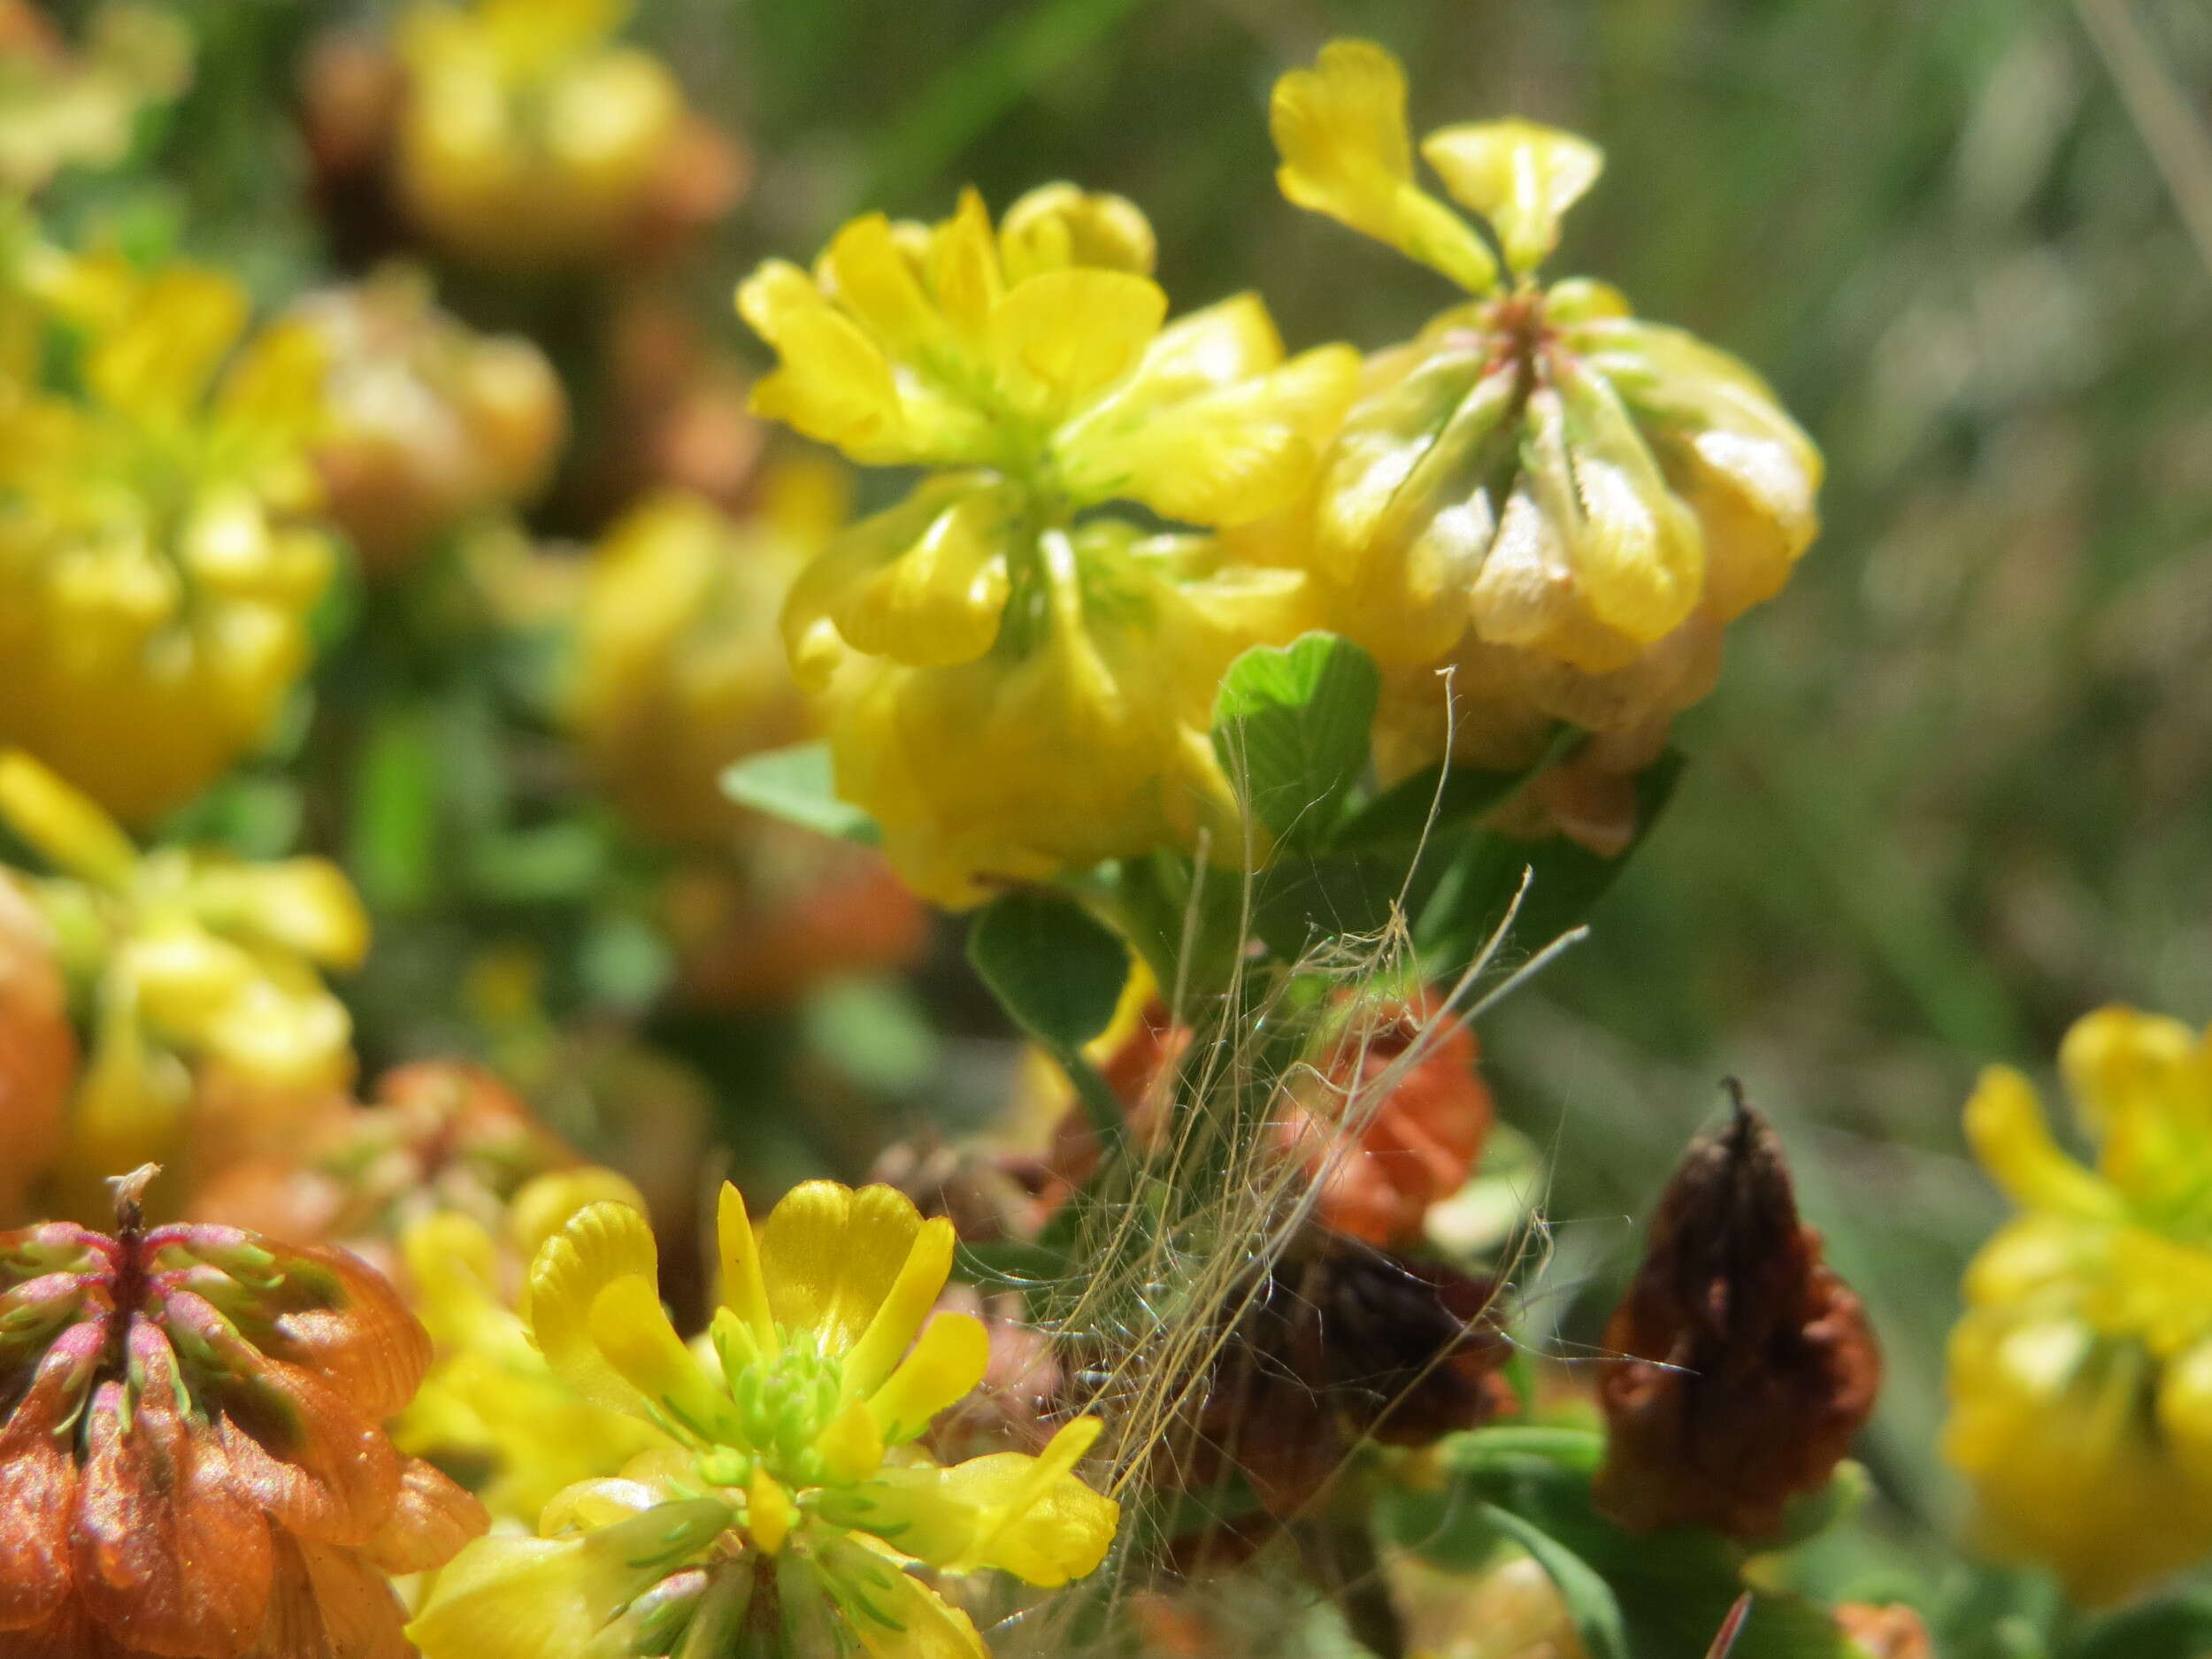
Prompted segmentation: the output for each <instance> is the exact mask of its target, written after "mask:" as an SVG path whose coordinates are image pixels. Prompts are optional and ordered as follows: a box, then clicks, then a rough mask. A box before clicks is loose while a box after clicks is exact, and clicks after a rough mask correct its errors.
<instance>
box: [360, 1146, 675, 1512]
mask: <svg viewBox="0 0 2212 1659" xmlns="http://www.w3.org/2000/svg"><path fill="white" fill-rule="evenodd" d="M600 1202H611V1203H620V1204H626V1205H628V1206H629V1207H630V1208H631V1209H633V1210H640V1211H642V1210H643V1209H644V1202H643V1201H642V1200H641V1198H640V1197H639V1196H638V1193H637V1189H636V1188H635V1187H632V1186H631V1185H630V1183H629V1182H628V1181H626V1180H625V1179H623V1178H622V1177H621V1176H619V1175H618V1174H616V1173H615V1172H614V1171H611V1170H603V1169H593V1168H587V1169H580V1170H560V1171H554V1172H552V1173H550V1174H546V1175H541V1176H539V1177H537V1178H536V1179H534V1180H531V1181H528V1182H526V1183H525V1184H524V1185H523V1187H521V1188H520V1189H519V1190H518V1191H517V1192H516V1194H515V1195H514V1197H513V1198H512V1200H511V1201H510V1202H509V1203H508V1205H507V1206H506V1210H505V1214H504V1215H503V1217H502V1218H501V1220H502V1225H501V1226H500V1228H499V1230H498V1231H497V1232H496V1233H495V1231H494V1230H493V1229H492V1228H491V1227H488V1226H487V1225H485V1224H484V1223H483V1222H482V1221H480V1220H478V1219H477V1218H476V1217H473V1216H470V1215H468V1214H465V1212H463V1211H460V1210H436V1211H434V1212H433V1213H432V1214H430V1215H427V1216H425V1217H421V1218H420V1219H419V1220H416V1221H413V1222H411V1223H410V1224H409V1225H407V1226H406V1227H405V1228H403V1230H402V1232H401V1233H400V1237H399V1247H400V1259H401V1263H402V1264H403V1267H404V1269H405V1275H404V1279H403V1285H404V1286H405V1288H406V1291H407V1294H408V1305H409V1306H410V1307H411V1309H412V1310H414V1314H415V1317H417V1318H419V1319H420V1320H421V1321H422V1323H423V1326H424V1328H425V1329H426V1330H427V1331H428V1332H429V1333H430V1340H431V1346H432V1352H433V1358H432V1360H431V1363H430V1369H429V1371H426V1373H425V1374H424V1376H423V1380H422V1386H421V1387H420V1388H419V1389H418V1390H417V1391H416V1394H415V1397H414V1399H413V1400H412V1401H411V1402H409V1403H408V1406H407V1409H405V1410H403V1412H401V1413H400V1415H399V1417H397V1418H396V1420H395V1421H394V1422H393V1425H392V1442H393V1444H394V1445H396V1446H397V1447H399V1448H401V1449H402V1450H403V1451H405V1452H408V1453H410V1454H411V1455H415V1456H419V1457H427V1458H429V1459H431V1460H432V1461H433V1462H434V1463H437V1464H438V1465H439V1467H441V1468H443V1469H447V1470H450V1471H457V1472H460V1473H463V1474H465V1475H466V1476H467V1477H469V1479H467V1481H466V1484H467V1485H468V1486H469V1487H470V1488H471V1490H472V1491H473V1492H474V1493H475V1494H476V1495H477V1496H478V1497H479V1498H480V1499H481V1500H482V1501H483V1504H484V1507H485V1508H486V1509H488V1510H489V1511H490V1512H491V1514H492V1516H493V1517H494V1518H495V1519H498V1520H506V1521H512V1522H515V1523H518V1524H519V1525H523V1526H525V1527H531V1526H535V1525H537V1519H538V1517H539V1515H540V1514H541V1513H542V1512H543V1510H544V1509H545V1506H546V1505H547V1504H548V1503H549V1502H552V1501H553V1499H554V1497H555V1496H556V1495H557V1494H559V1493H560V1492H562V1491H563V1490H564V1489H565V1488H566V1487H568V1486H573V1485H574V1484H575V1483H576V1482H578V1481H580V1480H590V1479H599V1478H602V1477H604V1476H609V1475H612V1474H614V1473H615V1472H616V1471H618V1470H620V1469H621V1467H622V1466H623V1465H624V1464H625V1463H627V1462H629V1460H630V1459H631V1458H633V1457H634V1456H636V1455H638V1454H639V1453H641V1452H643V1451H647V1450H649V1449H651V1448H655V1447H660V1446H666V1445H669V1444H671V1443H672V1442H671V1441H670V1440H669V1439H668V1437H667V1436H666V1435H665V1434H664V1433H662V1432H661V1431H660V1430H658V1429H657V1428H655V1427H654V1426H653V1425H651V1424H650V1423H648V1422H645V1421H644V1420H642V1419H641V1418H639V1417H634V1416H632V1415H631V1414H629V1413H628V1412H625V1411H618V1410H613V1409H610V1408H608V1407H606V1406H604V1405H601V1404H598V1403H595V1402H593V1401H591V1400H589V1399H587V1398H586V1397H585V1396H584V1395H583V1394H580V1393H578V1392H577V1390H576V1389H575V1388H574V1387H573V1386H571V1385H570V1384H569V1383H568V1382H566V1381H565V1380H564V1379H562V1378H560V1377H558V1376H557V1375H555V1374H554V1371H553V1370H552V1368H551V1367H550V1366H549V1365H548V1364H547V1363H546V1362H545V1356H543V1355H542V1354H541V1353H540V1352H539V1351H538V1349H537V1347H536V1345H535V1344H534V1343H533V1342H532V1341H531V1340H530V1332H529V1327H528V1326H527V1325H525V1324H524V1323H523V1319H522V1316H521V1314H520V1313H519V1311H518V1301H519V1291H520V1288H521V1286H520V1277H521V1273H522V1271H523V1270H524V1269H525V1268H526V1265H527V1263H529V1262H531V1261H532V1260H533V1259H534V1256H536V1254H537V1251H538V1249H539V1248H540V1247H541V1245H543V1243H544V1242H545V1240H547V1239H549V1238H550V1237H551V1236H553V1234H555V1233H557V1232H559V1231H560V1229H561V1228H562V1227H564V1226H565V1225H567V1223H568V1222H569V1220H570V1219H571V1218H572V1217H574V1216H575V1215H576V1214H577V1213H578V1212H579V1211H580V1210H584V1209H585V1208H587V1207H588V1205H590V1204H593V1203H600Z"/></svg>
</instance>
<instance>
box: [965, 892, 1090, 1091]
mask: <svg viewBox="0 0 2212 1659" xmlns="http://www.w3.org/2000/svg"><path fill="white" fill-rule="evenodd" d="M968 960H969V962H971V963H972V964H974V967H975V971H976V972H977V973H978V974H979V975H980V976H981V977H982V979H983V983H984V984H986V985H987V986H988V987H991V994H992V995H994V996H995V997H997V998H998V1000H999V1002H1001V1003H1002V1004H1003V1005H1004V1007H1005V1009H1006V1011H1007V1012H1008V1013H1009V1014H1011V1015H1012V1016H1013V1017H1014V1023H1015V1024H1017V1025H1019V1026H1020V1027H1021V1028H1022V1029H1023V1030H1024V1031H1025V1032H1027V1033H1029V1034H1030V1035H1031V1036H1033V1037H1035V1038H1036V1039H1037V1040H1038V1041H1041V1042H1043V1043H1045V1044H1047V1045H1048V1046H1049V1047H1051V1048H1054V1049H1056V1050H1058V1051H1061V1052H1062V1053H1063V1054H1065V1055H1072V1054H1073V1053H1074V1052H1075V1050H1077V1049H1079V1048H1081V1047H1082V1046H1083V1045H1084V1044H1085V1043H1087V1042H1088V1041H1090V1040H1091V1039H1092V1038H1094V1037H1095V1036H1097V1035H1098V1033H1100V1032H1102V1031H1103V1030H1105V1029H1106V1027H1107V1025H1110V1023H1111V1022H1112V1020H1113V1018H1114V1007H1115V1004H1117V1003H1118V1002H1120V1001H1121V991H1122V987H1123V986H1124V985H1125V984H1127V983H1128V979H1129V948H1128V946H1126V945H1125V944H1123V943H1122V941H1121V938H1120V936H1119V935H1118V934H1117V933H1115V932H1114V931H1113V930H1112V929H1111V928H1110V927H1108V926H1106V924H1105V923H1103V922H1102V921H1100V920H1099V919H1098V918H1096V917H1094V916H1093V915H1092V914H1091V913H1090V912H1089V911H1088V910H1085V909H1084V908H1083V907H1082V906H1081V905H1080V904H1078V903H1077V902H1075V901H1074V900H1073V899H1071V898H1069V897H1068V896H1067V895H1064V894H1061V893H1055V892H1050V891H1047V890H1043V889H1025V890H1023V891H1021V892H1018V893H1009V894H1005V895H1002V896H1001V897H999V898H996V899H994V900H993V901H992V902H990V903H989V904H988V905H987V906H986V907H985V908H984V910H982V912H981V913H980V914H979V915H978V916H977V917H976V918H975V925H974V926H972V927H971V928H970V929H969V930H968Z"/></svg>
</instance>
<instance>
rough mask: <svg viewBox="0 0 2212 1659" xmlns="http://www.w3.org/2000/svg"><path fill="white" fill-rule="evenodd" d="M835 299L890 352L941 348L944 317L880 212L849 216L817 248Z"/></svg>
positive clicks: (919, 352) (909, 353)
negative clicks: (848, 220)
mask: <svg viewBox="0 0 2212 1659" xmlns="http://www.w3.org/2000/svg"><path fill="white" fill-rule="evenodd" d="M818 269H819V272H820V273H821V275H822V277H823V279H824V285H825V286H826V288H828V289H829V291H830V292H831V293H833V295H835V296H836V299H837V303H839V304H840V305H841V306H842V307H843V308H844V309H845V310H846V311H849V312H850V313H851V314H852V315H853V317H854V318H855V319H857V320H858V322H859V323H860V325H861V326H862V327H864V328H865V329H866V330H867V331H868V332H869V333H870V334H873V335H874V336H875V337H876V339H877V340H878V341H879V342H881V343H882V344H883V345H885V346H887V347H888V348H889V349H890V350H891V352H892V354H893V355H894V356H895V357H925V356H926V355H927V354H928V353H929V352H930V351H932V350H933V349H942V348H943V344H944V337H945V334H946V328H945V323H944V319H943V318H942V317H941V315H940V314H939V312H938V311H937V308H936V307H935V306H934V305H933V303H931V301H930V297H929V295H928V293H927V291H926V290H925V289H924V288H923V287H922V282H921V278H920V275H919V274H918V273H917V272H916V271H915V269H914V266H913V265H912V264H911V262H910V261H909V260H908V258H907V257H906V255H905V253H904V252H903V250H901V249H900V247H899V246H898V243H897V242H896V240H895V238H894V237H893V235H892V234H891V221H890V220H889V219H886V218H885V217H884V216H883V215H882V214H880V213H868V214H864V215H863V216H862V217H861V218H859V219H855V220H853V221H852V222H851V223H850V224H849V225H847V226H846V227H844V228H843V229H841V230H840V231H839V232H838V233H837V234H836V235H835V236H833V238H831V240H830V245H829V246H828V247H827V248H826V249H825V250H823V253H822V257H821V260H820V263H819V266H818Z"/></svg>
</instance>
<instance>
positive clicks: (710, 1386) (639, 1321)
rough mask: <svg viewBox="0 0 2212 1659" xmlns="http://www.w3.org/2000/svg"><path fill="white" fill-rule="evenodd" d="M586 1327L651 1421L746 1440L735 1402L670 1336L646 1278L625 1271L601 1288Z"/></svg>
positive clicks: (703, 1435) (734, 1442)
mask: <svg viewBox="0 0 2212 1659" xmlns="http://www.w3.org/2000/svg"><path fill="white" fill-rule="evenodd" d="M587 1328H588V1333H589V1334H590V1337H591V1340H592V1342H593V1344H594V1345H595V1347H596V1348H598V1350H599V1355H600V1357H601V1358H602V1359H603V1360H605V1361H606V1363H608V1364H609V1365H610V1366H611V1367H612V1368H613V1370H614V1371H616V1373H617V1374H618V1375H619V1376H620V1377H621V1378H622V1379H624V1380H625V1381H626V1382H627V1383H628V1384H629V1385H630V1386H632V1387H634V1388H635V1389H636V1390H637V1391H638V1392H639V1393H640V1394H642V1395H644V1396H645V1398H646V1399H647V1400H648V1401H649V1402H651V1403H652V1405H653V1406H654V1408H655V1411H656V1418H657V1421H660V1422H662V1423H663V1424H664V1425H669V1426H673V1427H675V1428H678V1429H688V1430H689V1431H690V1432H692V1433H693V1434H694V1435H695V1436H697V1437H698V1438H699V1439H700V1440H711V1441H715V1442H718V1443H720V1444H722V1445H726V1446H742V1445H744V1444H745V1443H746V1441H745V1432H744V1428H743V1426H742V1425H741V1423H740V1422H739V1420H738V1416H737V1408H736V1405H735V1404H734V1402H732V1400H731V1399H730V1397H729V1395H728V1394H726V1393H725V1392H724V1391H723V1390H721V1389H719V1388H718V1387H716V1386H714V1382H713V1379H710V1377H708V1375H707V1373H706V1372H705V1371H704V1370H703V1369H702V1368H701V1366H700V1364H699V1362H698V1360H697V1359H696V1358H695V1356H693V1354H692V1352H691V1350H690V1349H689V1348H686V1347H685V1346H684V1343H683V1339H682V1338H681V1337H680V1336H678V1335H677V1334H676V1327H675V1326H674V1325H671V1324H670V1323H669V1320H668V1315H667V1313H666V1312H665V1311H664V1310H663V1309H662V1307H661V1299H660V1293H659V1292H658V1291H657V1290H656V1289H655V1288H654V1286H653V1285H652V1283H651V1281H650V1280H649V1279H643V1278H641V1277H639V1276H637V1275H635V1274H626V1275H625V1276H624V1277H622V1278H620V1279H615V1280H614V1281H613V1282H612V1283H611V1284H608V1285H605V1286H602V1287H601V1288H600V1291H599V1294H597V1295H595V1296H594V1297H593V1298H592V1302H591V1313H590V1317H589V1323H588V1327H587Z"/></svg>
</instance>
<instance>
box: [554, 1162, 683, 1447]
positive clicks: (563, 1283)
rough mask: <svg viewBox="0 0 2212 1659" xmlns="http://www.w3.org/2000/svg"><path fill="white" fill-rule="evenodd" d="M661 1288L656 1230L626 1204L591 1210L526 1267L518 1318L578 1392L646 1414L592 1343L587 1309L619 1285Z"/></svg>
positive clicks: (631, 1388)
mask: <svg viewBox="0 0 2212 1659" xmlns="http://www.w3.org/2000/svg"><path fill="white" fill-rule="evenodd" d="M626 1278H636V1279H643V1280H644V1281H645V1283H646V1284H647V1286H649V1287H652V1288H654V1289H655V1292H656V1294H657V1287H658V1286H659V1283H660V1255H659V1251H658V1249H657V1248H656V1246H655V1244H654V1242H653V1229H652V1227H651V1226H650V1225H649V1224H648V1223H647V1221H646V1219H645V1217H643V1216H641V1215H640V1214H639V1213H638V1212H637V1211H636V1210H633V1209H631V1208H630V1206H629V1205H627V1204H593V1205H591V1206H590V1207H589V1208H588V1209H586V1210H580V1211H579V1212H578V1213H577V1215H575V1216H574V1217H572V1218H571V1220H570V1221H569V1223H568V1225H566V1226H565V1227H563V1228H562V1229H561V1230H560V1232H558V1233H555V1234H554V1235H553V1236H552V1237H551V1238H549V1239H548V1240H546V1241H545V1248H543V1249H541V1250H540V1251H539V1252H538V1257H537V1260H536V1261H535V1262H534V1263H532V1264H531V1268H530V1278H529V1282H528V1286H527V1288H526V1291H525V1293H524V1298H523V1318H524V1319H525V1320H526V1322H527V1323H528V1325H529V1326H530V1335H531V1338H532V1340H534V1341H535V1342H536V1343H537V1345H538V1351H539V1352H540V1353H541V1354H543V1355H544V1356H545V1361H546V1363H547V1364H549V1365H550V1366H551V1367H552V1368H553V1370H554V1371H555V1372H556V1373H557V1374H558V1375H559V1376H560V1377H562V1378H563V1379H565V1380H566V1381H567V1383H568V1385H569V1386H571V1387H572V1388H574V1389H575V1390H576V1391H577V1393H579V1394H582V1395H583V1396H584V1397H585V1398H586V1399H588V1400H589V1401H592V1402H594V1403H595V1404H598V1405H603V1406H607V1407H610V1408H611V1409H615V1410H618V1411H628V1412H631V1413H633V1414H634V1415H643V1409H644V1405H645V1401H644V1398H643V1396H642V1395H641V1394H639V1392H638V1391H637V1389H636V1388H635V1387H634V1386H632V1385H631V1384H630V1383H628V1382H627V1381H626V1380H625V1379H623V1377H622V1375H621V1373H620V1372H618V1371H616V1370H615V1369H614V1367H612V1366H611V1365H610V1364H608V1363H607V1362H606V1360H605V1358H604V1357H603V1356H602V1355H601V1354H600V1352H599V1348H598V1344H597V1343H595V1341H594V1340H592V1334H591V1310H592V1303H593V1302H595V1301H596V1300H597V1298H598V1295H599V1293H600V1292H601V1291H602V1290H603V1289H605V1288H606V1287H607V1286H609V1285H611V1284H613V1283H614V1282H615V1281H616V1280H618V1279H626Z"/></svg>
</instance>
